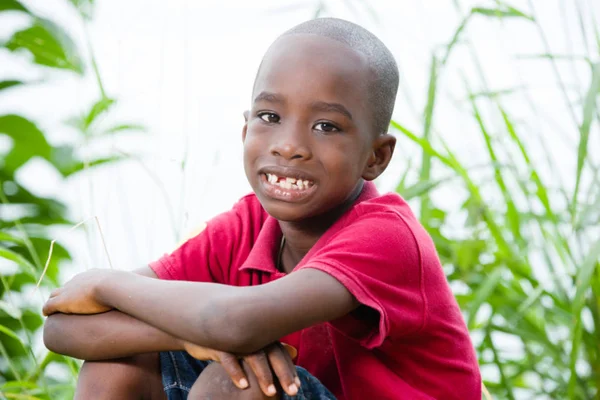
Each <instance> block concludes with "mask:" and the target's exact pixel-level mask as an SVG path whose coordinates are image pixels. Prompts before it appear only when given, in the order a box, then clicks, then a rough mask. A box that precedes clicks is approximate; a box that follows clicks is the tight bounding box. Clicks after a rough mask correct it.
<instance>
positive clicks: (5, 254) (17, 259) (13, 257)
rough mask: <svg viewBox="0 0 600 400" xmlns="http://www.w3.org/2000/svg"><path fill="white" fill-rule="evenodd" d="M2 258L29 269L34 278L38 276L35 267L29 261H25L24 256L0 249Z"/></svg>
mask: <svg viewBox="0 0 600 400" xmlns="http://www.w3.org/2000/svg"><path fill="white" fill-rule="evenodd" d="M0 258H4V259H6V260H9V261H12V262H14V263H16V264H17V265H20V266H22V267H27V269H28V270H29V273H30V274H31V275H32V276H33V277H35V275H36V272H35V266H34V265H33V264H32V263H30V262H29V261H28V260H27V259H25V258H24V257H23V256H22V255H20V254H18V253H15V252H14V251H11V250H8V249H4V248H1V247H0Z"/></svg>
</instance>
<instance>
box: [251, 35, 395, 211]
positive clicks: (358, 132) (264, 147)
mask: <svg viewBox="0 0 600 400" xmlns="http://www.w3.org/2000/svg"><path fill="white" fill-rule="evenodd" d="M370 79H372V77H371V75H370V70H369V68H368V66H367V63H366V61H365V59H364V57H363V56H362V55H361V54H360V53H357V52H355V51H354V50H352V49H350V48H349V47H347V46H345V45H343V44H342V43H339V42H337V41H334V40H332V39H328V38H323V37H319V36H315V35H289V36H284V37H283V38H280V39H279V40H278V41H277V42H276V43H275V44H274V45H273V46H272V47H271V49H270V50H269V52H268V53H267V55H266V56H265V58H264V60H263V63H262V65H261V69H260V72H259V74H258V76H257V78H256V82H255V86H254V93H253V104H252V108H251V109H250V111H249V112H248V115H247V123H246V125H245V126H244V131H243V139H244V169H245V171H246V176H247V177H248V181H249V182H250V184H251V186H252V188H253V190H254V192H255V193H256V195H257V196H258V198H259V200H260V202H261V204H262V205H263V207H264V208H265V210H266V211H267V212H268V213H269V214H270V215H272V216H273V217H275V218H277V219H279V220H282V221H300V220H302V219H305V218H308V217H313V216H317V215H320V214H323V213H325V212H327V211H330V210H332V209H334V208H335V207H336V206H339V205H341V204H343V203H344V202H345V201H346V200H347V199H348V198H349V197H350V196H351V195H352V194H353V193H354V192H355V191H356V189H357V188H358V187H359V185H360V182H361V178H365V179H374V178H375V177H376V175H378V174H379V173H380V172H381V171H382V170H381V171H379V172H377V173H376V174H375V175H373V171H371V170H372V169H373V167H372V164H374V163H376V159H377V157H376V155H375V153H376V152H374V146H376V145H377V142H378V140H377V139H376V137H375V134H374V133H373V128H372V126H373V123H372V119H371V118H372V117H371V111H370V110H371V109H370V107H369V104H368V102H367V99H368V83H369V80H370ZM383 136H387V135H383ZM391 147H392V148H393V144H392V146H391ZM390 156H391V154H390ZM387 161H389V160H387ZM385 165H387V162H386V163H385ZM383 168H385V166H384V167H383Z"/></svg>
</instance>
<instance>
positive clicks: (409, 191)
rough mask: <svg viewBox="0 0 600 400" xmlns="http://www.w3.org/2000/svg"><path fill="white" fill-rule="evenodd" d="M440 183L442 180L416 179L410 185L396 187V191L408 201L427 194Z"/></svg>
mask: <svg viewBox="0 0 600 400" xmlns="http://www.w3.org/2000/svg"><path fill="white" fill-rule="evenodd" d="M440 183H442V180H437V181H418V182H417V183H415V184H414V185H412V186H408V187H403V188H397V189H396V192H397V193H398V194H400V195H401V196H402V197H403V198H404V200H406V201H408V200H411V199H414V198H417V197H420V196H423V195H426V194H428V193H429V192H430V191H431V190H433V189H435V188H436V187H437V186H438V185H439V184H440ZM430 213H431V210H430ZM430 216H431V215H430Z"/></svg>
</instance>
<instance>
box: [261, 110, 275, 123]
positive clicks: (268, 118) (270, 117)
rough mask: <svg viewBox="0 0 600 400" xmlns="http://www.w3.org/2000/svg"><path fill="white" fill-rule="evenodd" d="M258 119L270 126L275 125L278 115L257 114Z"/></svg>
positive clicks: (268, 113)
mask: <svg viewBox="0 0 600 400" xmlns="http://www.w3.org/2000/svg"><path fill="white" fill-rule="evenodd" d="M258 117H259V118H260V119H262V120H263V121H265V122H269V123H271V124H276V123H277V122H279V120H280V118H279V115H277V114H274V113H270V112H263V113H259V114H258Z"/></svg>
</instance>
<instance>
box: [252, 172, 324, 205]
mask: <svg viewBox="0 0 600 400" xmlns="http://www.w3.org/2000/svg"><path fill="white" fill-rule="evenodd" d="M268 175H276V176H277V177H279V178H284V177H286V178H294V179H296V180H303V181H308V182H309V185H308V186H304V187H302V188H295V189H294V188H289V187H288V188H286V187H282V186H280V185H279V184H273V183H271V182H269V179H268ZM259 176H260V183H261V185H262V187H263V190H264V192H265V194H266V195H267V196H269V197H271V198H273V199H275V200H280V201H285V202H288V203H296V202H304V201H305V200H306V199H307V198H309V197H310V196H311V195H312V194H313V193H314V192H315V190H316V188H317V184H316V182H315V180H314V178H313V177H312V176H311V175H310V174H307V173H305V172H304V171H298V170H297V169H295V168H286V167H267V168H263V169H261V170H260V172H259Z"/></svg>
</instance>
